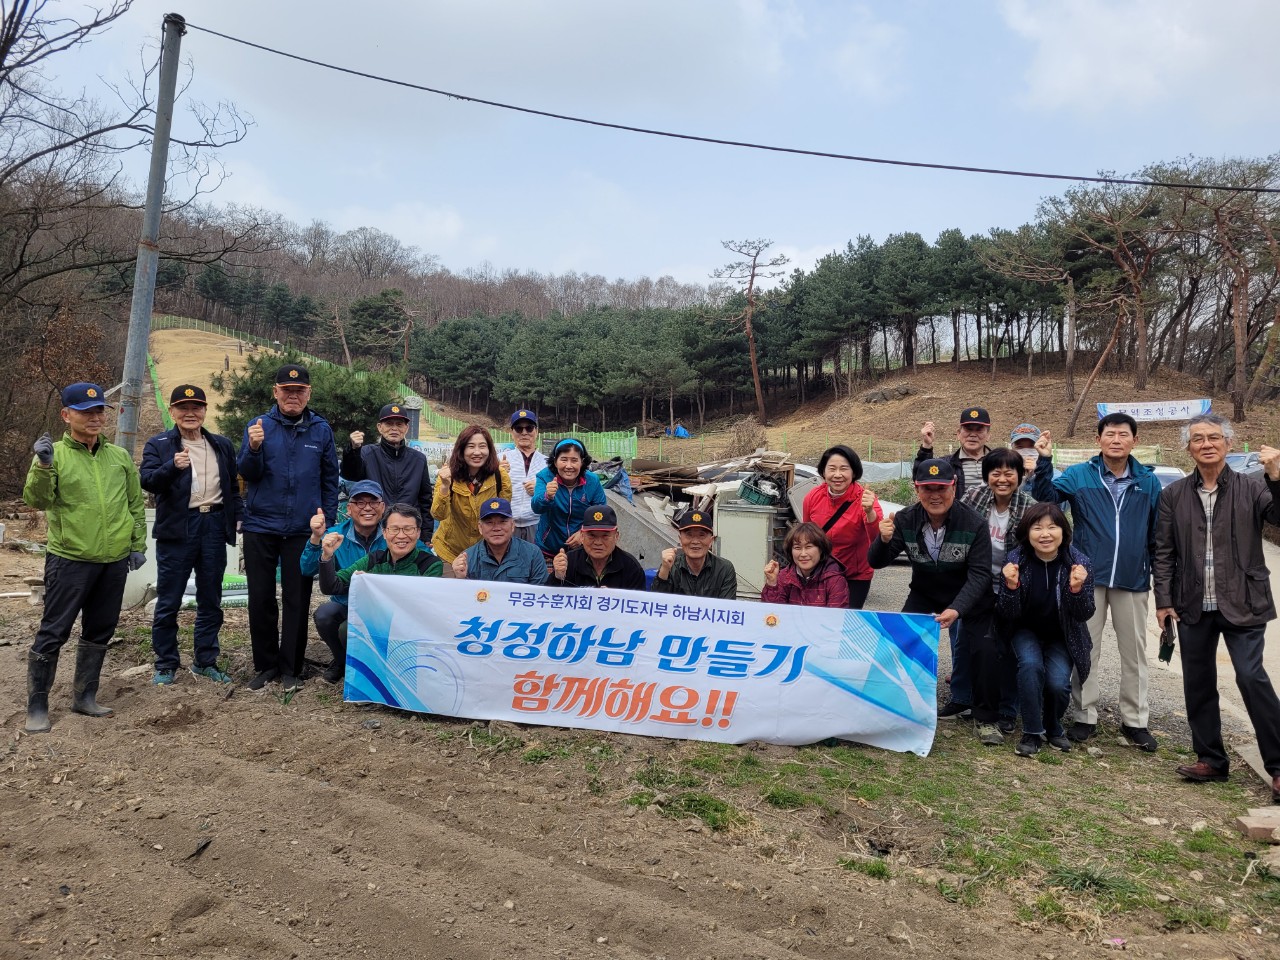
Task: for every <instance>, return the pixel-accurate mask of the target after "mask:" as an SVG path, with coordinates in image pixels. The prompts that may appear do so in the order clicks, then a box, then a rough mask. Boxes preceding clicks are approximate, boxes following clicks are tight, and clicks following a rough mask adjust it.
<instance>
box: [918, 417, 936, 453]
mask: <svg viewBox="0 0 1280 960" xmlns="http://www.w3.org/2000/svg"><path fill="white" fill-rule="evenodd" d="M920 446H922V447H924V448H925V449H926V450H932V449H933V421H932V420H926V421H925V422H924V425H923V426H921V427H920Z"/></svg>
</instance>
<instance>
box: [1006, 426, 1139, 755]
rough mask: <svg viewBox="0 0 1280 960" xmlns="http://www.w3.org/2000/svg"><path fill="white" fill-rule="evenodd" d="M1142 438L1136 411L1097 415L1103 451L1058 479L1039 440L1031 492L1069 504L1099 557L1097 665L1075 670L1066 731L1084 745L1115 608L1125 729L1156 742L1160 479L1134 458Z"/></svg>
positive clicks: (1046, 441) (1093, 556)
mask: <svg viewBox="0 0 1280 960" xmlns="http://www.w3.org/2000/svg"><path fill="white" fill-rule="evenodd" d="M1137 440H1138V424H1137V421H1135V420H1134V419H1133V417H1131V416H1129V415H1128V414H1127V413H1109V414H1107V415H1106V416H1105V417H1103V418H1102V419H1101V420H1099V421H1098V447H1099V454H1098V456H1096V457H1094V458H1093V459H1091V460H1090V461H1089V462H1088V463H1077V464H1074V465H1073V466H1070V467H1067V469H1066V470H1064V471H1063V472H1062V476H1060V477H1058V478H1057V479H1056V480H1055V479H1053V459H1052V454H1053V439H1052V437H1051V436H1050V435H1049V431H1048V430H1045V431H1044V432H1043V433H1041V434H1040V439H1039V440H1037V441H1036V450H1037V451H1039V453H1040V457H1039V459H1038V460H1037V462H1036V475H1035V480H1034V481H1033V482H1032V486H1031V495H1032V496H1033V497H1035V498H1036V499H1037V500H1040V501H1043V502H1047V503H1069V504H1071V524H1072V527H1073V532H1072V543H1073V544H1074V545H1075V546H1076V547H1078V548H1079V549H1080V552H1081V553H1083V554H1084V555H1085V556H1087V557H1088V558H1089V559H1090V560H1092V561H1093V578H1094V587H1093V597H1094V607H1095V613H1094V615H1093V617H1092V618H1091V619H1090V620H1089V635H1090V636H1091V637H1092V638H1093V666H1092V669H1091V670H1090V673H1089V676H1088V678H1087V679H1086V680H1085V681H1084V682H1083V683H1081V682H1080V678H1079V676H1078V675H1076V674H1075V673H1072V676H1071V706H1072V708H1073V710H1074V712H1075V723H1074V725H1073V726H1072V727H1071V729H1070V730H1068V731H1067V736H1068V737H1070V738H1071V739H1072V740H1075V741H1077V742H1081V743H1082V742H1084V741H1085V740H1088V739H1089V738H1090V737H1091V736H1093V735H1094V732H1095V731H1096V730H1097V726H1098V696H1099V693H1100V691H1099V688H1098V675H1099V673H1100V672H1101V671H1099V670H1098V660H1099V658H1100V657H1101V655H1102V628H1103V626H1104V625H1105V624H1106V622H1107V612H1108V610H1109V611H1110V613H1111V626H1112V628H1113V629H1114V630H1115V632H1116V647H1117V649H1118V650H1119V653H1120V732H1121V733H1122V734H1123V735H1124V737H1125V739H1127V740H1128V741H1129V742H1130V743H1131V744H1133V745H1134V746H1135V747H1138V748H1140V749H1142V750H1145V751H1147V752H1148V753H1154V752H1155V751H1156V749H1157V747H1158V744H1157V743H1156V739H1155V737H1153V736H1152V735H1151V733H1150V731H1148V730H1147V719H1148V715H1149V712H1150V707H1149V704H1148V701H1147V604H1148V601H1149V598H1150V596H1151V551H1152V546H1153V543H1154V540H1155V529H1156V505H1157V504H1158V503H1159V502H1160V481H1159V479H1158V478H1157V477H1156V475H1155V473H1154V472H1153V471H1152V470H1151V468H1150V467H1147V466H1143V465H1142V464H1141V463H1139V462H1138V461H1137V460H1136V459H1134V457H1133V447H1134V444H1135V443H1137Z"/></svg>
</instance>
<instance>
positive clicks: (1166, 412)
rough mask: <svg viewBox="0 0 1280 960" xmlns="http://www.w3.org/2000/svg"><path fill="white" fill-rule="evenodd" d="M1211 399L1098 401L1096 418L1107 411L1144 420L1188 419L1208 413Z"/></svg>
mask: <svg viewBox="0 0 1280 960" xmlns="http://www.w3.org/2000/svg"><path fill="white" fill-rule="evenodd" d="M1212 404H1213V401H1212V400H1158V401H1155V402H1150V403H1147V402H1144V403H1100V404H1098V419H1099V420H1101V419H1102V418H1103V417H1105V416H1106V415H1107V414H1109V413H1127V414H1128V415H1129V416H1131V417H1133V419H1135V420H1138V421H1140V422H1141V421H1144V420H1190V419H1191V418H1192V417H1198V416H1200V414H1202V413H1208V412H1209V408H1210V407H1211V406H1212Z"/></svg>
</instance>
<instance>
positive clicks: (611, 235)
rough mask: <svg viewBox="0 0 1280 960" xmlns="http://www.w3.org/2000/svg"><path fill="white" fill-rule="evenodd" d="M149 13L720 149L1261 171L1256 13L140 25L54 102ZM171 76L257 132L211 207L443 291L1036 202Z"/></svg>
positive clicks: (374, 9) (441, 15)
mask: <svg viewBox="0 0 1280 960" xmlns="http://www.w3.org/2000/svg"><path fill="white" fill-rule="evenodd" d="M59 6H60V7H61V8H62V10H63V11H64V12H65V13H67V14H70V13H71V11H72V9H73V8H75V7H78V6H79V0H62V2H61V3H60V4H59ZM168 11H173V12H176V13H180V14H182V15H183V16H185V17H186V18H187V20H188V21H189V22H190V23H192V24H195V25H200V26H205V27H209V28H210V29H213V30H217V31H219V32H222V33H227V34H231V35H234V36H237V37H241V38H244V39H247V40H252V41H254V42H257V43H261V44H264V45H267V46H272V47H276V48H280V49H283V50H287V51H290V52H294V53H298V54H302V55H305V56H308V57H311V58H314V59H317V60H324V61H328V62H332V63H336V64H339V65H342V66H347V67H351V68H354V69H357V70H362V71H366V72H370V73H377V74H382V75H386V76H390V77H393V78H397V79H401V80H406V81H410V82H413V83H419V84H423V85H426V86H432V87H439V88H443V89H446V90H450V91H455V92H458V93H464V94H468V95H472V96H477V97H483V98H486V99H492V100H500V101H504V102H509V103H515V104H520V105H524V106H529V107H534V108H538V109H543V110H549V111H553V112H557V113H565V114H572V115H576V116H583V117H589V118H593V119H601V120H609V121H613V122H618V123H625V124H629V125H635V126H642V127H651V128H657V129H663V130H671V131H677V132H684V133H696V134H702V135H706V136H713V137H719V138H724V139H732V140H749V141H754V142H763V143H769V144H778V145H786V146H793V147H801V148H806V149H815V150H825V151H832V152H837V153H848V154H859V155H864V156H880V157H889V158H896V159H908V160H922V161H930V162H942V163H955V164H964V165H971V166H983V167H1004V168H1013V169H1024V170H1036V171H1048V172H1055V173H1077V174H1093V173H1096V172H1098V171H1099V170H1110V171H1115V172H1117V173H1120V174H1130V173H1133V172H1135V171H1137V170H1138V169H1140V168H1141V167H1142V166H1144V165H1145V164H1147V163H1151V162H1156V161H1170V160H1175V159H1177V158H1180V157H1185V156H1189V155H1196V156H1202V157H1228V156H1250V157H1261V156H1266V155H1269V154H1271V153H1274V152H1276V151H1277V150H1278V149H1280V147H1278V146H1277V141H1276V130H1277V129H1280V84H1278V83H1276V80H1275V77H1276V74H1275V59H1274V54H1275V50H1274V44H1275V41H1276V38H1277V37H1280V4H1278V3H1275V2H1274V0H1216V2H1213V3H1205V2H1203V0H1127V2H1122V0H1117V2H1103V0H1072V2H1071V3H1061V2H1038V0H987V2H981V0H974V2H963V3H953V2H935V0H883V2H870V3H856V2H854V3H849V2H824V0H795V2H787V0H645V2H639V3H634V2H633V3H621V2H616V0H558V2H557V0H465V2H463V0H379V2H374V3H363V4H352V3H349V2H347V3H337V2H332V0H305V2H303V0H216V2H215V0H137V2H135V4H134V6H133V9H132V10H131V11H130V13H129V14H128V15H127V16H126V17H124V18H123V19H122V20H121V21H120V22H118V23H117V25H116V26H115V27H113V28H112V29H111V31H110V32H108V33H106V34H104V35H102V36H100V37H99V38H98V39H96V40H95V41H94V42H93V43H92V44H91V45H90V46H88V47H86V48H82V49H81V50H79V51H77V52H75V53H71V54H64V55H61V56H60V57H58V58H56V59H55V60H54V61H51V68H50V74H51V78H52V79H53V80H54V81H55V82H56V83H58V84H59V85H62V86H64V87H65V88H71V87H80V86H86V87H88V88H89V89H90V91H91V92H92V90H93V89H94V87H95V85H96V84H98V80H97V78H98V77H105V78H107V79H111V80H120V79H122V78H123V77H124V76H125V74H126V73H127V72H130V71H132V72H134V73H136V72H137V65H138V63H139V57H140V50H141V49H142V48H143V47H144V46H146V48H147V51H148V54H149V55H152V56H153V55H154V51H155V49H156V47H157V45H158V40H159V33H160V23H161V20H162V18H163V15H164V14H165V13H166V12H168ZM182 53H183V58H184V60H188V61H190V63H191V65H192V67H193V71H194V72H193V75H192V77H191V85H190V88H189V90H188V91H187V96H188V97H190V98H191V99H194V100H198V101H204V102H209V103H215V102H218V101H221V100H229V101H232V102H234V103H235V104H236V105H237V106H238V108H239V109H240V110H241V111H242V112H244V113H246V114H248V115H250V116H252V118H253V120H254V126H253V127H252V128H251V129H250V131H249V135H248V137H247V139H245V140H244V141H243V142H242V143H240V144H237V145H235V146H233V147H230V148H228V149H226V150H225V151H224V153H223V156H222V159H223V161H224V163H225V165H226V168H227V170H228V172H229V173H230V175H231V176H230V178H229V179H228V181H227V182H226V183H225V184H224V185H223V187H222V188H221V189H220V190H219V191H218V192H217V193H216V194H215V195H214V197H213V199H214V200H215V201H216V202H220V203H228V202H236V203H248V204H256V205H259V206H263V207H267V208H270V209H272V210H275V211H278V212H280V213H282V214H284V215H285V216H287V217H289V218H290V219H292V220H294V221H295V222H298V223H300V224H305V223H308V222H309V221H311V220H312V219H321V220H326V221H328V222H329V223H330V224H332V225H333V226H334V227H335V228H336V229H338V230H347V229H352V228H355V227H358V226H372V227H377V228H378V229H381V230H385V231H388V232H390V233H393V234H395V235H396V236H398V237H399V238H400V239H401V240H403V241H404V242H406V243H409V244H412V245H415V246H417V247H419V248H420V249H421V250H422V251H423V252H424V253H432V254H435V255H437V256H438V257H439V258H440V261H441V262H442V263H443V264H444V265H445V266H447V267H448V268H450V269H451V270H455V271H463V270H466V269H467V268H469V267H476V266H480V265H481V264H483V263H485V262H486V261H487V262H488V263H490V264H492V265H493V266H494V267H495V268H497V269H499V270H502V269H507V268H514V269H520V270H538V271H554V272H567V271H570V270H574V271H578V272H589V273H600V274H604V275H606V276H608V277H610V278H614V277H627V278H633V277H638V276H641V275H648V276H651V277H655V278H656V277H658V276H661V275H663V274H671V275H672V276H674V277H676V278H677V279H679V280H682V281H689V282H699V283H702V282H706V280H707V276H708V274H709V273H710V271H711V270H712V269H714V268H715V267H716V266H718V265H720V264H722V263H724V262H726V260H727V259H730V257H729V256H728V255H727V254H726V253H725V252H724V251H723V250H722V249H721V247H720V241H721V240H727V239H741V238H746V237H768V238H771V239H772V240H774V241H775V244H776V249H777V250H779V251H781V252H783V253H786V254H788V255H789V256H791V257H792V260H793V264H794V265H797V266H800V267H804V268H806V269H807V268H809V267H811V266H812V264H813V262H814V261H815V259H816V258H817V257H819V256H821V255H823V254H825V253H827V252H829V251H831V250H833V249H838V248H843V246H844V244H845V243H846V242H847V241H848V240H850V239H852V238H854V237H856V236H857V235H859V234H864V233H865V234H870V235H871V236H872V237H873V238H875V239H877V240H882V239H883V238H884V237H885V236H887V235H888V234H890V233H897V232H902V231H909V230H910V231H917V232H919V233H921V234H922V235H923V236H924V237H925V238H926V239H927V240H930V241H932V240H934V239H935V238H936V237H937V235H938V233H939V232H940V231H942V230H945V229H947V228H949V227H959V228H960V229H961V230H963V231H965V232H966V233H981V232H985V231H986V230H987V229H989V228H990V227H993V226H1003V227H1016V226H1018V225H1019V224H1022V223H1024V222H1027V221H1028V220H1031V219H1032V218H1034V216H1035V210H1036V205H1037V203H1038V201H1039V200H1040V198H1041V197H1043V196H1045V195H1047V194H1049V193H1056V192H1059V191H1060V190H1061V189H1062V187H1061V186H1059V185H1055V184H1054V183H1052V182H1045V181H1034V180H1025V179H1018V178H1008V177H993V176H981V175H975V174H962V173H950V172H942V171H928V170H911V169H905V168H891V167H883V166H874V165H867V164H860V163H852V162H847V161H837V160H824V159H817V158H806V157H796V156H786V155H781V154H773V153H762V152H757V151H748V150H741V149H735V148H728V147H719V146H711V145H707V144H697V143H688V142H680V141H673V140H667V139H659V138H653V137H646V136H641V135H637V134H632V133H623V132H620V131H612V130H602V129H598V128H592V127H587V126H583V125H580V124H572V123H565V122H562V121H556V120H549V119H543V118H538V117H530V116H526V115H522V114H517V113H513V112H510V111H505V110H497V109H494V108H491V107H484V106H478V105H475V104H468V103H464V102H460V101H456V100H449V99H445V98H442V97H439V96H434V95H431V94H425V93H419V92H415V91H410V90H405V89H402V88H397V87H393V86H389V85H387V84H381V83H377V82H373V81H369V80H363V79H359V78H355V77H350V76H345V75H342V74H337V73H334V72H331V71H326V70H322V69H319V68H316V67H313V66H309V65H306V64H301V63H297V62H294V61H290V60H285V59H283V58H280V57H277V56H273V55H270V54H266V53H262V52H259V51H256V50H252V49H249V48H247V47H244V46H241V45H239V44H233V43H230V42H228V41H226V40H223V39H221V38H219V37H214V36H211V35H209V34H206V33H201V32H198V31H195V30H191V31H188V33H187V35H186V36H185V37H184V39H183V43H182ZM184 123H186V124H187V126H188V127H189V123H187V121H185V120H184V118H183V117H181V116H179V118H178V120H177V126H176V127H175V130H176V131H177V132H181V130H182V129H183V124H184ZM137 170H138V171H139V172H138V176H139V178H141V177H142V176H145V158H141V160H140V162H139V164H138V167H137Z"/></svg>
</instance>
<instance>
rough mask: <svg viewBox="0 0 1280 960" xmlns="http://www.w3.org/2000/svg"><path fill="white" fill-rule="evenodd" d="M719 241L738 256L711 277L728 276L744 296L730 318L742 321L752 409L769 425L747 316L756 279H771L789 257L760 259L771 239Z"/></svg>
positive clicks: (753, 303) (752, 307) (753, 306)
mask: <svg viewBox="0 0 1280 960" xmlns="http://www.w3.org/2000/svg"><path fill="white" fill-rule="evenodd" d="M720 245H721V246H722V247H724V248H725V249H726V250H728V251H729V252H730V253H736V254H738V256H740V257H742V258H743V259H742V260H735V261H734V262H733V263H728V264H725V265H724V266H723V267H720V268H719V269H717V270H715V271H714V272H713V273H712V274H711V277H712V279H714V280H728V281H730V282H731V283H734V284H736V285H738V287H739V289H741V290H742V291H743V292H744V293H745V294H746V297H747V305H746V307H745V308H744V309H743V311H742V313H740V314H738V316H737V317H735V318H734V320H735V322H740V323H741V324H742V329H743V332H744V333H745V334H746V335H747V354H748V355H749V356H750V357H751V379H752V381H753V382H754V384H755V388H756V412H757V413H758V414H759V420H760V425H761V426H768V425H769V416H768V414H767V413H765V409H764V390H763V389H762V388H761V386H760V364H759V361H758V360H757V359H756V336H755V331H754V330H753V329H752V326H751V320H752V318H753V317H754V315H755V311H756V296H757V295H756V284H757V283H758V282H759V281H760V280H772V279H774V278H776V277H780V276H782V274H783V273H784V271H783V270H782V269H781V268H782V267H784V266H786V265H787V263H789V262H790V261H789V258H788V257H785V256H783V255H782V254H779V255H777V256H775V257H772V258H770V259H769V260H762V259H761V258H762V257H763V256H764V252H765V251H766V250H768V249H769V248H770V247H771V246H773V241H772V240H764V239H758V240H722V241H720Z"/></svg>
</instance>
